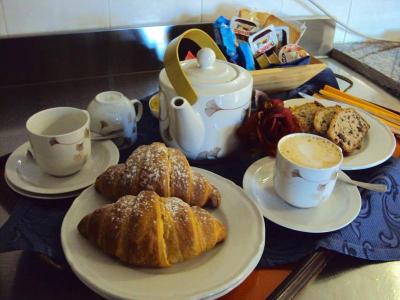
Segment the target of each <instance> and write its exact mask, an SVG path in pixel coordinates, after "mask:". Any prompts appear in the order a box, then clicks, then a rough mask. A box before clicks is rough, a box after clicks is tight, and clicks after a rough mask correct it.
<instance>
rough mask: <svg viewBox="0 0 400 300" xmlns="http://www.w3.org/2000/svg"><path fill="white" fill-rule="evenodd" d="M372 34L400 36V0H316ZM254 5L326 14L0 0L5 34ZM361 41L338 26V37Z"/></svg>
mask: <svg viewBox="0 0 400 300" xmlns="http://www.w3.org/2000/svg"><path fill="white" fill-rule="evenodd" d="M315 1H316V2H317V3H319V4H320V5H321V6H323V7H324V8H325V9H326V10H328V11H329V12H330V13H331V14H332V15H334V16H335V17H336V18H337V19H339V20H341V21H342V22H344V23H345V24H348V25H350V26H352V27H354V29H356V30H359V31H361V32H364V33H366V34H368V35H374V36H380V37H386V38H391V39H398V40H400V0H379V1H377V0H315ZM241 7H250V8H254V9H258V10H267V11H271V12H273V13H277V14H280V15H283V16H284V15H287V16H299V17H301V16H310V15H321V14H322V13H321V12H320V11H319V10H318V9H317V8H315V7H314V6H312V5H311V4H310V3H309V2H308V1H307V0H246V1H243V0H197V1H196V0H195V1H187V0H162V1H161V0H0V37H7V36H20V35H22V36H23V35H37V34H44V33H52V32H71V31H78V30H79V31H82V30H96V29H99V30H101V29H110V28H121V27H130V26H133V27H134V26H146V25H162V24H186V23H199V22H212V21H213V20H215V18H216V17H217V16H219V15H225V16H226V17H232V16H233V15H235V14H236V13H237V11H238V9H239V8H241ZM357 40H360V37H358V36H355V35H353V34H350V33H348V32H346V30H343V29H341V28H340V26H338V27H337V33H336V36H335V41H336V42H349V41H357Z"/></svg>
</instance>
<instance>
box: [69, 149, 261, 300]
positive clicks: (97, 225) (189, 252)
mask: <svg viewBox="0 0 400 300" xmlns="http://www.w3.org/2000/svg"><path fill="white" fill-rule="evenodd" d="M122 195H124V196H122ZM134 195H136V196H134ZM160 195H163V196H160ZM178 197H179V198H178ZM264 231H265V229H264V219H263V217H262V214H261V212H260V211H259V209H258V207H257V206H256V205H255V204H254V203H253V201H251V200H250V199H249V198H248V197H247V196H246V194H245V192H244V191H243V190H242V189H241V188H240V187H239V186H237V185H235V184H234V183H233V182H231V181H229V180H227V179H225V178H223V177H221V176H219V175H217V174H214V173H212V172H209V171H206V170H203V169H199V168H195V167H190V165H189V163H188V161H187V160H186V158H185V157H184V155H183V154H182V153H181V152H180V151H179V150H176V149H172V148H168V147H166V146H165V145H164V144H161V143H153V144H151V145H144V146H140V147H139V148H137V149H136V150H135V151H134V152H133V153H132V154H131V155H130V157H129V158H128V159H127V161H126V162H125V163H124V164H119V165H115V166H112V167H110V168H109V169H107V170H106V171H105V172H104V173H103V174H101V175H100V176H99V177H98V178H97V180H96V183H95V184H94V186H91V187H89V188H88V189H86V190H85V191H83V192H82V194H81V195H80V196H79V197H78V198H76V199H75V201H74V203H73V204H72V205H71V207H70V209H69V210H68V212H67V214H66V216H65V218H64V221H63V224H62V229H61V242H62V247H63V250H64V253H65V256H66V259H67V261H68V263H69V265H70V266H71V269H72V270H73V271H74V273H75V274H76V275H77V276H78V278H79V279H80V280H81V281H82V282H83V283H85V284H86V285H87V286H88V287H89V288H91V289H92V290H94V291H95V292H96V293H98V294H99V295H101V296H103V297H105V298H107V299H215V298H217V297H220V296H222V295H224V294H226V293H228V292H229V291H230V290H232V289H233V288H235V287H236V286H238V285H239V284H240V283H241V282H242V281H243V280H245V278H246V277H247V276H248V275H249V274H250V273H251V272H252V271H253V269H254V268H255V267H256V265H257V263H258V261H259V259H260V258H261V255H262V252H263V249H264V242H265V232H264Z"/></svg>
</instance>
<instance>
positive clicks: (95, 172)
mask: <svg viewBox="0 0 400 300" xmlns="http://www.w3.org/2000/svg"><path fill="white" fill-rule="evenodd" d="M28 148H29V142H26V143H25V144H23V145H21V146H19V147H18V148H17V149H16V150H15V151H14V152H13V153H12V154H11V155H10V157H9V158H8V160H7V163H6V168H5V175H6V177H7V179H8V180H9V182H10V183H11V184H13V185H14V186H15V187H16V188H18V189H20V190H23V191H25V192H28V193H36V194H47V195H54V194H62V193H70V192H73V191H77V190H80V189H83V188H85V187H87V186H89V185H91V184H93V183H94V181H95V180H96V178H97V176H99V175H100V174H101V173H102V172H104V171H105V170H106V169H107V168H108V167H109V166H111V165H115V164H117V163H118V160H119V151H118V148H117V147H116V146H115V145H114V143H113V142H111V141H102V142H92V154H91V156H90V158H89V159H88V161H87V162H86V164H85V165H84V166H83V168H82V169H81V170H80V171H79V172H77V173H76V174H73V175H70V176H66V177H55V176H52V175H48V174H46V173H44V172H43V171H42V170H40V168H39V166H38V165H37V164H36V163H35V161H34V160H33V159H32V158H30V157H28V156H27V155H26V153H27V150H28Z"/></svg>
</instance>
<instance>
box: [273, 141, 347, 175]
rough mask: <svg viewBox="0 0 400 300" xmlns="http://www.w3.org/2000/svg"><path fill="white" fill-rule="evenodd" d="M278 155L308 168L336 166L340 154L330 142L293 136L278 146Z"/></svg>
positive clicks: (340, 156)
mask: <svg viewBox="0 0 400 300" xmlns="http://www.w3.org/2000/svg"><path fill="white" fill-rule="evenodd" d="M279 151H280V153H281V154H282V155H283V156H284V157H285V158H286V159H288V160H289V161H291V162H293V163H295V164H298V165H301V166H304V167H309V168H329V167H333V166H335V165H337V164H338V163H339V162H340V160H341V158H342V154H341V153H340V150H339V149H338V148H337V146H336V145H334V144H333V143H332V142H330V141H328V140H325V139H322V138H319V137H316V136H315V137H313V136H311V135H294V136H292V137H289V138H286V139H285V140H284V141H282V143H280V144H279Z"/></svg>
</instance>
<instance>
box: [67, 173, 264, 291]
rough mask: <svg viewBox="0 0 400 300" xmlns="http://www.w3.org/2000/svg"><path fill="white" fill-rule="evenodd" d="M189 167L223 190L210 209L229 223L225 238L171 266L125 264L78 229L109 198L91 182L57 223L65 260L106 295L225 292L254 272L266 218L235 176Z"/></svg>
mask: <svg viewBox="0 0 400 300" xmlns="http://www.w3.org/2000/svg"><path fill="white" fill-rule="evenodd" d="M193 169H195V170H196V171H197V172H199V173H201V174H203V175H204V176H206V177H207V178H208V179H209V180H210V181H211V182H212V183H213V184H214V185H215V186H216V187H217V188H218V189H219V191H220V192H221V195H222V201H221V206H220V207H219V208H218V209H214V210H209V211H210V212H211V213H212V214H213V215H215V216H216V217H217V218H218V219H219V220H221V221H222V222H223V223H224V224H225V226H226V227H227V230H228V236H227V239H226V240H225V241H224V242H222V243H220V244H218V245H217V246H216V247H215V248H214V249H212V250H210V251H208V252H206V253H203V254H202V255H200V256H198V257H196V258H193V259H191V260H188V261H186V262H183V263H179V264H176V265H174V266H172V267H170V268H166V269H149V268H134V267H129V266H125V265H123V264H121V263H119V262H118V260H116V259H114V258H112V257H110V256H108V255H106V254H104V253H103V252H102V251H100V250H99V249H97V248H96V247H94V246H93V245H91V244H90V243H89V242H88V241H87V240H86V239H85V238H83V237H82V236H81V235H80V234H79V232H78V230H77V225H78V223H79V221H80V220H81V219H82V218H83V217H84V216H85V215H86V214H88V213H90V212H92V211H93V210H95V209H96V208H98V207H101V206H103V205H105V204H106V203H107V200H105V199H104V198H103V197H102V196H101V195H100V194H99V193H97V192H96V191H95V189H94V188H93V187H90V188H88V189H86V190H85V191H84V192H82V194H81V195H80V196H79V197H78V198H77V199H76V200H75V202H74V203H73V204H72V206H71V208H70V209H69V211H68V212H67V214H66V216H65V218H64V221H63V225H62V229H61V242H62V246H63V249H64V253H65V256H66V258H67V261H68V263H69V264H70V266H71V268H72V270H73V271H74V272H75V274H76V275H77V276H78V277H79V278H80V279H81V280H82V281H83V282H84V283H85V284H86V285H87V286H88V287H89V288H91V289H93V290H94V291H95V292H97V293H98V294H100V295H101V296H103V297H106V298H109V299H199V298H201V299H209V298H216V297H219V296H222V295H224V294H226V293H228V292H229V291H230V290H232V289H233V288H234V287H236V286H237V285H239V284H240V283H241V282H242V281H243V280H244V279H245V278H246V277H247V276H248V275H249V274H250V273H251V272H252V270H253V269H254V268H255V267H256V265H257V263H258V261H259V259H260V257H261V255H262V252H263V249H264V239H265V237H264V234H265V233H264V219H263V217H262V215H261V213H260V211H259V210H258V208H257V206H256V205H255V204H254V203H253V201H252V200H250V199H249V198H248V197H247V196H246V194H245V193H244V191H243V190H242V189H241V188H240V187H238V186H237V185H235V184H234V183H233V182H231V181H229V180H227V179H225V178H223V177H221V176H219V175H216V174H214V173H211V172H208V171H205V170H202V169H198V168H193Z"/></svg>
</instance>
